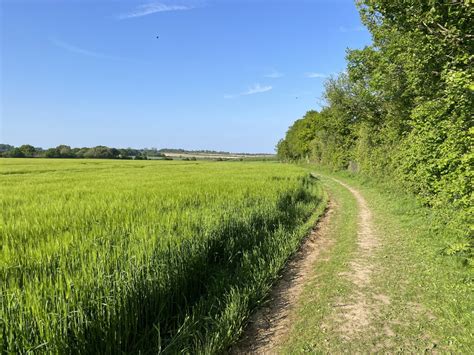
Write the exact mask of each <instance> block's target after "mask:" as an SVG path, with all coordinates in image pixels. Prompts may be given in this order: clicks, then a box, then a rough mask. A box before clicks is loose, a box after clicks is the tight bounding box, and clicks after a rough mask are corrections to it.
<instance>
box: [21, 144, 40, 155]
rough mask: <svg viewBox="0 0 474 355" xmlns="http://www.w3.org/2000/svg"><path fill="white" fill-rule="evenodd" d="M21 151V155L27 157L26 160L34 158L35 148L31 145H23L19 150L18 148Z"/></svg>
mask: <svg viewBox="0 0 474 355" xmlns="http://www.w3.org/2000/svg"><path fill="white" fill-rule="evenodd" d="M18 149H20V150H21V152H22V153H23V155H24V156H25V157H28V158H32V157H34V156H35V153H36V149H35V147H33V146H32V145H29V144H23V145H22V146H21V147H20V148H18Z"/></svg>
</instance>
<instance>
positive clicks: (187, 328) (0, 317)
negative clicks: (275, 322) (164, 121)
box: [0, 159, 326, 354]
mask: <svg viewBox="0 0 474 355" xmlns="http://www.w3.org/2000/svg"><path fill="white" fill-rule="evenodd" d="M0 169H1V170H0V204H1V208H0V211H1V213H0V292H1V294H0V352H2V353H4V352H13V353H17V352H28V351H40V352H49V353H78V352H80V353H101V354H106V353H117V352H141V353H157V352H160V351H162V352H165V353H166V352H168V353H175V352H178V351H180V352H187V353H205V352H217V351H222V350H224V349H225V348H226V347H228V346H229V344H231V343H232V341H234V340H235V339H236V338H237V337H238V336H239V333H240V331H241V328H242V325H243V322H244V320H245V319H246V317H247V316H248V314H249V312H250V311H251V310H252V309H253V308H254V307H255V306H256V305H257V304H258V303H259V302H260V301H261V300H262V298H263V297H264V296H265V294H266V292H267V290H268V288H269V287H270V285H271V283H272V281H273V280H275V278H276V277H277V275H278V272H279V270H280V269H281V267H282V265H283V264H284V262H285V261H286V260H287V258H288V257H289V255H290V254H291V253H292V252H294V251H295V249H296V248H297V246H298V244H299V242H300V241H301V239H302V238H303V236H304V235H305V234H306V233H307V231H308V229H309V228H310V226H311V225H312V223H313V222H314V220H315V218H317V216H318V214H320V213H321V212H322V210H323V209H324V206H325V202H326V198H325V196H324V194H323V193H322V190H321V188H320V186H319V184H318V183H317V181H314V179H312V178H311V177H310V176H309V175H308V173H307V171H306V170H304V169H303V168H300V167H297V166H293V165H285V164H281V163H273V162H260V163H259V162H182V161H179V162H178V161H113V160H77V159H76V160H65V159H63V160H60V159H58V160H43V159H3V160H1V161H0Z"/></svg>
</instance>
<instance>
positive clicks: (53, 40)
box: [49, 38, 128, 60]
mask: <svg viewBox="0 0 474 355" xmlns="http://www.w3.org/2000/svg"><path fill="white" fill-rule="evenodd" d="M49 41H50V42H51V43H52V44H54V45H55V46H56V47H59V48H62V49H64V50H66V51H68V52H71V53H76V54H80V55H85V56H88V57H95V58H102V59H112V60H128V59H126V58H122V57H116V56H112V55H107V54H103V53H99V52H94V51H90V50H88V49H84V48H80V47H77V46H74V45H72V44H70V43H67V42H64V41H61V40H59V39H56V38H49Z"/></svg>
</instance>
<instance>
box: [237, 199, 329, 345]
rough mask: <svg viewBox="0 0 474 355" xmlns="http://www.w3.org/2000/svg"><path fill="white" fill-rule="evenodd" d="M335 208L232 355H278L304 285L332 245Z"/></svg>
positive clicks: (293, 261) (289, 267)
mask: <svg viewBox="0 0 474 355" xmlns="http://www.w3.org/2000/svg"><path fill="white" fill-rule="evenodd" d="M335 208H336V206H335V203H334V201H332V200H330V201H329V204H328V207H327V209H326V212H325V214H324V215H323V217H322V218H321V219H320V220H319V221H318V223H317V224H316V226H315V228H314V229H313V230H312V231H311V233H310V234H309V235H308V236H307V237H306V239H305V240H304V241H303V243H302V244H301V246H300V248H299V250H298V251H297V252H296V254H295V255H294V256H293V257H292V258H291V260H290V261H289V262H288V264H287V266H286V267H285V269H284V270H283V273H282V276H281V278H280V279H279V280H278V282H277V283H276V285H275V286H274V287H273V288H272V290H271V292H270V297H269V301H268V302H267V303H266V304H265V305H264V306H263V307H261V308H260V309H258V310H257V312H255V313H254V314H253V315H252V316H251V317H250V320H249V324H248V327H247V329H246V330H245V332H244V334H243V336H242V339H241V340H240V341H239V342H238V343H237V344H236V345H235V346H234V347H233V348H232V349H231V351H230V353H231V354H269V353H275V351H276V349H277V347H278V345H279V344H281V343H282V341H283V339H284V338H285V336H286V335H287V334H288V332H289V330H290V327H291V324H292V316H291V313H292V311H293V309H294V307H295V305H296V304H297V300H298V299H299V297H300V295H301V292H302V291H303V287H304V284H305V283H306V282H307V281H308V280H309V278H310V277H311V276H313V275H314V273H313V272H312V269H313V266H314V264H315V262H316V260H318V256H319V255H320V253H321V252H322V251H325V250H327V249H328V248H329V247H330V246H331V244H332V241H331V240H330V239H329V238H328V234H329V233H328V228H329V221H330V219H331V217H332V215H333V213H334V209H335Z"/></svg>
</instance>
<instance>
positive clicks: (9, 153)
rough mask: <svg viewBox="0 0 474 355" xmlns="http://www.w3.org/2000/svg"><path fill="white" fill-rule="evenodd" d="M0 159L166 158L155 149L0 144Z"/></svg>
mask: <svg viewBox="0 0 474 355" xmlns="http://www.w3.org/2000/svg"><path fill="white" fill-rule="evenodd" d="M0 157H4V158H89V159H94V158H95V159H148V158H149V157H154V158H166V157H165V155H164V154H163V153H162V152H160V151H159V150H158V149H156V148H145V149H133V148H110V147H106V146H103V145H99V146H96V147H92V148H86V147H84V148H71V147H70V146H68V145H58V146H57V147H55V148H49V149H43V148H39V147H34V146H32V145H30V144H24V145H22V146H19V147H15V146H12V145H9V144H0Z"/></svg>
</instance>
